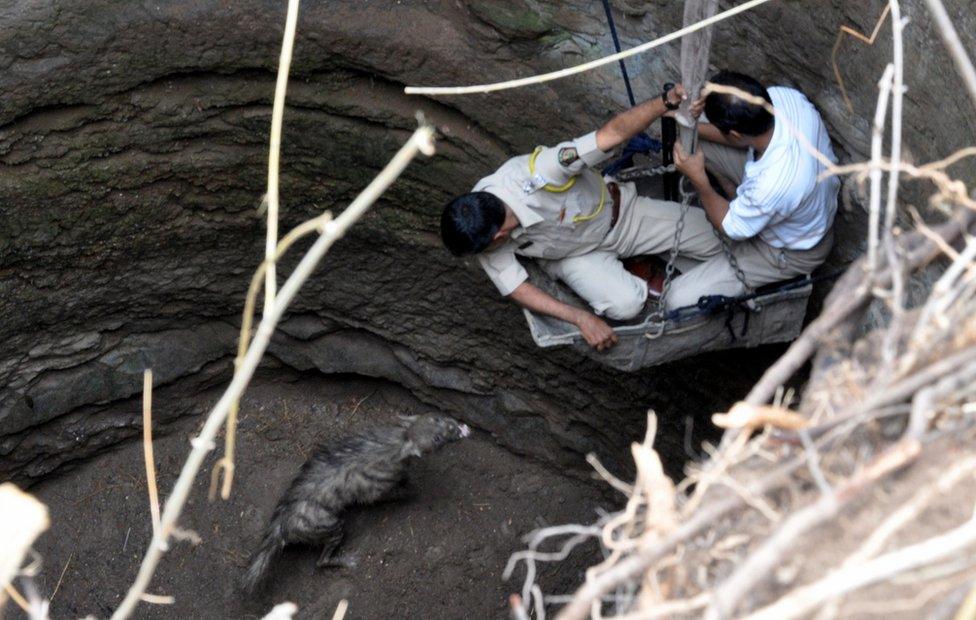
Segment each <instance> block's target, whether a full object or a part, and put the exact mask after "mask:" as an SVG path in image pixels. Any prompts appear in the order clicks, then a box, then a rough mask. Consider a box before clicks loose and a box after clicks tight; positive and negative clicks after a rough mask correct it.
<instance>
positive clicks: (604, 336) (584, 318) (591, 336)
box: [576, 311, 619, 351]
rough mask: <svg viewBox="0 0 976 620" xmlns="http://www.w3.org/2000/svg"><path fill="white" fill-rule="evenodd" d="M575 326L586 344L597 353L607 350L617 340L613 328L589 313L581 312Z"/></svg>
mask: <svg viewBox="0 0 976 620" xmlns="http://www.w3.org/2000/svg"><path fill="white" fill-rule="evenodd" d="M576 326H577V327H579V330H580V333H581V334H582V335H583V339H584V340H586V343H587V344H588V345H590V346H591V347H593V348H594V349H596V350H597V351H603V350H605V349H609V348H610V347H612V346H613V345H615V344H617V341H618V340H619V339H618V338H617V334H616V333H614V331H613V328H611V327H610V326H609V325H607V323H606V321H604V320H603V319H601V318H600V317H598V316H597V315H595V314H593V313H591V312H586V311H581V312H580V316H579V318H578V319H577V320H576Z"/></svg>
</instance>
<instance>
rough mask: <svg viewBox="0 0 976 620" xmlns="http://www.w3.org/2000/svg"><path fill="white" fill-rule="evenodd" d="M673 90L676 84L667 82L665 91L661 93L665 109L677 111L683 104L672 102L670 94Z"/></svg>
mask: <svg viewBox="0 0 976 620" xmlns="http://www.w3.org/2000/svg"><path fill="white" fill-rule="evenodd" d="M672 88H674V82H665V84H664V90H663V91H662V92H661V101H663V102H664V107H666V108H667V109H669V110H677V109H678V108H680V107H681V102H678V103H671V100H670V99H668V93H669V92H671V89H672Z"/></svg>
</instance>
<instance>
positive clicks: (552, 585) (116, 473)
mask: <svg viewBox="0 0 976 620" xmlns="http://www.w3.org/2000/svg"><path fill="white" fill-rule="evenodd" d="M216 396H217V395H216V394H214V395H212V397H213V398H216ZM159 406H162V405H159ZM424 410H425V409H424V407H423V406H422V405H421V404H420V403H418V402H417V401H416V400H414V399H413V398H412V397H411V396H410V395H409V394H408V393H406V392H405V391H404V390H402V389H400V388H398V387H396V386H393V385H391V384H388V383H382V382H378V381H371V380H366V379H362V378H323V377H297V378H295V380H293V381H290V382H283V381H282V380H280V378H279V379H277V380H271V379H270V378H268V377H264V378H259V380H257V382H256V383H255V385H254V386H253V387H252V388H251V389H250V390H249V391H248V393H247V396H246V398H245V402H244V404H243V417H242V419H241V424H240V439H239V442H238V452H239V455H240V459H239V461H238V478H237V484H236V485H235V488H234V493H233V495H232V497H231V499H230V500H229V501H226V502H222V501H217V502H214V503H210V502H208V501H207V497H206V494H207V486H208V484H209V477H210V476H209V472H210V467H211V466H212V463H213V462H214V461H215V460H216V456H215V455H211V458H209V459H208V461H207V468H206V471H205V472H204V473H203V475H201V476H199V477H198V479H197V484H196V486H195V488H194V492H193V495H192V496H191V499H190V501H189V504H188V506H187V509H186V512H185V516H184V518H183V519H182V521H181V525H182V526H183V527H184V528H188V529H192V530H193V531H195V532H197V533H198V534H199V535H200V537H201V538H202V539H203V543H202V544H200V545H197V546H192V545H191V544H189V543H181V544H178V545H176V546H175V547H174V548H173V549H172V550H171V551H170V552H168V553H167V554H166V555H165V556H164V559H163V562H162V564H161V566H160V568H159V570H158V572H157V576H156V578H155V579H154V580H153V582H152V586H151V588H150V592H151V593H153V594H161V595H172V596H174V597H175V598H176V601H175V603H173V604H172V605H165V606H164V605H150V604H145V603H144V604H142V605H141V606H140V607H139V609H138V612H137V614H136V617H139V618H258V617H261V616H262V615H263V614H264V613H265V612H266V611H267V610H268V609H270V608H271V607H272V606H273V605H274V604H275V603H278V602H281V601H293V602H295V603H296V604H297V605H298V606H299V609H300V613H299V617H301V618H331V616H332V613H333V610H334V609H335V607H336V604H337V603H338V602H339V600H340V599H342V598H347V599H348V600H349V604H350V606H349V613H348V615H347V618H354V619H355V618H450V619H454V618H503V617H506V611H505V610H506V608H507V597H508V595H509V594H510V593H512V592H516V591H518V590H519V589H520V587H521V582H520V581H519V579H520V577H521V575H522V572H521V570H520V571H518V572H517V573H516V575H515V578H513V580H512V581H510V582H507V583H506V582H503V581H502V579H501V574H502V571H503V569H504V566H505V563H506V561H507V560H508V557H509V555H510V554H511V553H512V552H514V551H516V550H519V549H521V548H523V547H522V543H521V540H520V539H521V537H522V536H524V535H525V534H526V533H528V532H530V531H531V530H533V529H536V528H538V527H540V526H544V525H547V524H555V523H562V522H574V521H575V522H585V523H588V522H590V521H592V520H593V519H594V517H595V512H594V511H595V509H596V508H597V507H599V506H602V507H604V508H612V507H613V506H611V505H610V502H612V501H613V500H614V499H615V498H613V497H609V496H607V495H606V491H605V490H604V489H602V488H601V486H600V485H597V484H589V483H587V482H585V481H581V480H578V479H574V478H569V477H567V476H564V475H563V474H561V473H560V472H558V471H555V470H554V469H552V468H549V467H547V466H545V465H542V464H539V463H536V462H532V461H529V460H526V459H525V458H523V457H519V456H516V455H514V454H512V453H510V452H508V451H506V450H504V449H502V448H500V447H499V446H497V445H496V444H494V443H493V442H492V441H491V438H490V437H488V436H486V435H484V434H482V433H477V432H476V433H475V434H474V436H473V437H471V438H469V439H467V440H464V441H462V442H458V443H455V444H452V445H449V446H447V447H446V448H444V449H443V450H442V451H440V452H438V453H435V454H434V455H432V456H430V457H428V458H427V459H426V460H424V461H420V462H418V463H416V466H415V467H414V468H413V470H412V473H411V481H412V484H413V486H414V487H415V488H416V491H417V493H416V496H415V497H414V498H413V499H411V500H409V501H407V502H406V503H403V504H386V505H381V506H377V507H375V508H373V509H370V510H368V511H364V512H362V513H361V514H357V515H354V516H353V517H352V518H351V520H350V522H349V526H348V528H347V538H346V541H345V543H344V545H343V548H342V552H343V553H344V554H345V555H348V556H352V558H353V559H354V561H355V562H356V566H355V567H354V568H351V569H326V570H317V569H316V568H315V560H316V558H317V557H318V550H316V549H311V548H291V549H289V550H286V552H285V554H284V555H283V556H282V557H281V558H280V560H279V561H278V562H277V563H276V564H275V565H274V566H273V569H272V570H273V576H272V579H271V580H270V583H269V587H268V588H267V589H266V592H265V593H264V594H263V595H258V596H256V597H254V598H252V599H248V598H246V597H244V596H243V595H242V594H241V593H240V592H239V591H238V589H237V586H236V583H237V579H238V577H239V576H240V574H241V572H242V570H243V567H244V566H245V563H246V561H247V559H248V557H249V555H250V553H251V552H252V550H253V549H254V548H255V547H256V545H257V543H258V540H259V537H260V535H261V532H262V530H263V528H264V526H265V524H266V522H267V519H268V518H269V516H270V514H271V511H272V509H273V508H274V505H275V503H276V502H277V500H278V499H279V497H280V495H281V493H282V492H283V491H284V489H285V488H286V486H287V485H288V483H289V482H290V480H291V478H292V477H293V476H294V475H295V473H296V472H297V470H298V468H299V467H300V465H301V464H302V463H303V462H304V460H305V457H306V455H307V454H309V452H310V451H311V449H312V447H313V446H314V444H315V442H316V440H319V439H322V438H325V437H328V436H331V435H334V434H338V433H347V432H353V431H355V430H356V429H360V428H363V427H366V426H368V425H370V424H375V423H377V422H382V421H387V420H390V419H392V418H393V417H394V416H395V415H396V414H398V413H417V412H421V411H424ZM198 424H199V420H186V421H184V422H182V423H180V424H179V425H178V426H175V427H174V428H172V429H170V430H169V432H168V433H167V434H165V435H162V436H160V437H158V438H157V440H156V441H155V451H156V463H157V468H158V472H159V478H160V482H159V488H160V492H161V493H162V494H163V495H164V496H165V494H166V493H167V492H168V490H169V489H170V488H172V484H173V482H174V480H175V478H176V475H177V473H178V469H179V467H180V465H181V464H182V462H183V460H184V459H185V457H186V454H187V451H188V450H189V444H188V438H189V437H190V436H191V435H192V434H193V433H194V431H195V430H196V427H197V425H198ZM218 452H219V450H218ZM31 491H32V492H33V493H35V494H36V495H37V496H38V497H39V498H40V499H41V500H42V501H44V502H45V503H46V504H47V505H48V506H49V508H50V511H51V518H52V521H53V525H52V528H51V530H50V531H48V532H47V533H46V534H44V536H43V537H42V538H41V539H40V541H39V544H38V545H37V549H38V551H39V552H40V553H41V554H42V556H43V558H44V568H43V572H42V575H41V576H40V577H39V578H38V579H37V585H38V589H39V590H40V592H41V593H43V594H44V595H45V596H48V597H50V596H51V595H52V593H54V594H53V600H52V607H51V615H52V617H55V618H69V617H72V618H73V617H83V616H85V615H87V614H93V615H95V616H97V617H106V616H108V615H110V613H111V612H112V610H113V609H114V608H115V606H116V605H117V604H118V603H119V601H120V600H121V598H122V596H123V595H124V592H125V590H126V588H127V586H128V584H130V583H131V581H132V579H133V578H134V576H135V574H136V572H137V570H138V566H139V562H140V560H141V557H142V554H143V553H144V551H145V549H146V545H147V544H148V542H149V538H150V533H151V525H150V515H149V505H148V499H147V495H146V486H145V470H144V466H143V459H142V446H141V444H140V443H137V442H133V443H129V444H127V445H125V446H124V447H122V448H120V449H117V450H115V451H113V452H109V453H106V454H103V455H101V456H100V457H98V458H96V459H94V460H93V461H89V462H87V463H84V464H83V465H82V466H81V467H78V468H77V469H76V470H74V471H72V472H68V473H65V474H63V475H61V476H59V477H56V478H52V479H49V480H47V481H45V482H43V483H41V484H39V485H36V486H35V487H33V488H32V489H31ZM596 553H597V549H596V545H595V544H592V543H591V544H590V546H589V547H586V548H582V551H581V552H578V553H577V554H576V555H575V556H573V558H572V559H571V561H569V562H563V563H561V564H560V565H559V567H558V569H555V570H553V569H550V570H548V571H545V572H543V574H542V583H543V585H544V587H545V588H546V590H547V591H549V592H557V591H560V590H566V591H568V590H571V589H572V585H573V584H574V583H578V582H579V580H580V578H581V571H582V570H583V568H584V567H585V565H586V562H588V561H592V560H593V559H594V555H595V554H596Z"/></svg>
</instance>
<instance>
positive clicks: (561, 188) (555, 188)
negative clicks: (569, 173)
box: [529, 146, 576, 194]
mask: <svg viewBox="0 0 976 620" xmlns="http://www.w3.org/2000/svg"><path fill="white" fill-rule="evenodd" d="M542 149H543V147H541V146H537V147H535V150H534V151H532V155H530V156H529V174H531V175H534V174H535V160H536V158H537V157H539V153H541V152H542ZM574 185H576V177H569V180H568V181H566V182H565V183H563V184H562V185H553V184H551V183H550V184H548V185H546V186H545V187H543V188H542V189H544V190H546V191H547V192H552V193H553V194H561V193H563V192H566V191H569V189H570V188H571V187H572V186H574Z"/></svg>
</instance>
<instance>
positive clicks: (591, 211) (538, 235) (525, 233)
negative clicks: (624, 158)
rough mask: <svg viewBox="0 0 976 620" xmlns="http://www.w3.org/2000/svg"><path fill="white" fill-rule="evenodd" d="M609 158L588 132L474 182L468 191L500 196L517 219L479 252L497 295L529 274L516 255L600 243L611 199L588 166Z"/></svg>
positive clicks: (572, 251)
mask: <svg viewBox="0 0 976 620" xmlns="http://www.w3.org/2000/svg"><path fill="white" fill-rule="evenodd" d="M609 156H610V154H609V153H604V152H603V151H601V150H600V149H599V148H597V146H596V132H592V133H589V134H587V135H585V136H582V137H580V138H577V139H575V140H573V141H571V142H562V143H560V144H558V145H556V146H554V147H540V148H539V149H536V152H535V154H533V155H520V156H518V157H513V158H512V159H510V160H508V161H507V162H505V163H504V164H503V165H502V167H501V168H499V169H498V170H496V171H495V173H494V174H492V175H491V176H487V177H485V178H483V179H481V180H480V181H478V183H477V184H476V185H475V186H474V189H473V190H472V191H475V192H488V193H491V194H494V195H495V196H497V197H498V198H500V199H501V200H502V202H504V203H505V204H506V205H508V207H509V208H511V209H512V211H513V212H514V213H515V217H516V218H517V219H518V221H519V226H517V227H516V228H515V230H513V231H512V233H511V235H510V236H509V238H508V240H507V241H506V242H505V244H504V245H502V246H500V247H498V248H495V249H493V250H491V251H488V252H484V253H482V254H481V255H479V256H478V260H479V262H480V263H481V266H482V268H483V269H484V270H485V273H487V274H488V277H489V278H491V281H492V282H494V284H495V286H496V287H497V288H498V290H499V291H500V292H501V294H502V295H510V294H511V293H512V291H514V290H515V289H516V288H518V286H519V285H520V284H522V283H523V282H525V281H526V280H527V279H528V277H529V275H528V273H527V272H526V271H525V268H524V267H523V266H522V265H521V264H520V263H519V261H518V259H517V258H516V255H519V256H531V257H534V258H544V259H559V258H566V257H569V256H578V255H580V254H585V253H587V252H592V251H593V250H595V249H597V248H598V247H599V246H600V244H601V243H602V242H603V241H604V239H605V238H606V236H607V233H608V232H609V230H610V218H611V211H612V206H613V205H612V202H613V201H612V199H611V198H610V196H609V194H608V192H607V188H606V185H605V184H604V182H603V178H602V177H601V176H600V174H599V173H598V172H596V171H594V170H591V169H590V166H595V165H597V164H599V163H600V162H602V161H604V160H605V159H607V157H609ZM570 183H571V184H572V185H570V186H568V185H569V184H570ZM567 186H568V187H567Z"/></svg>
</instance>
